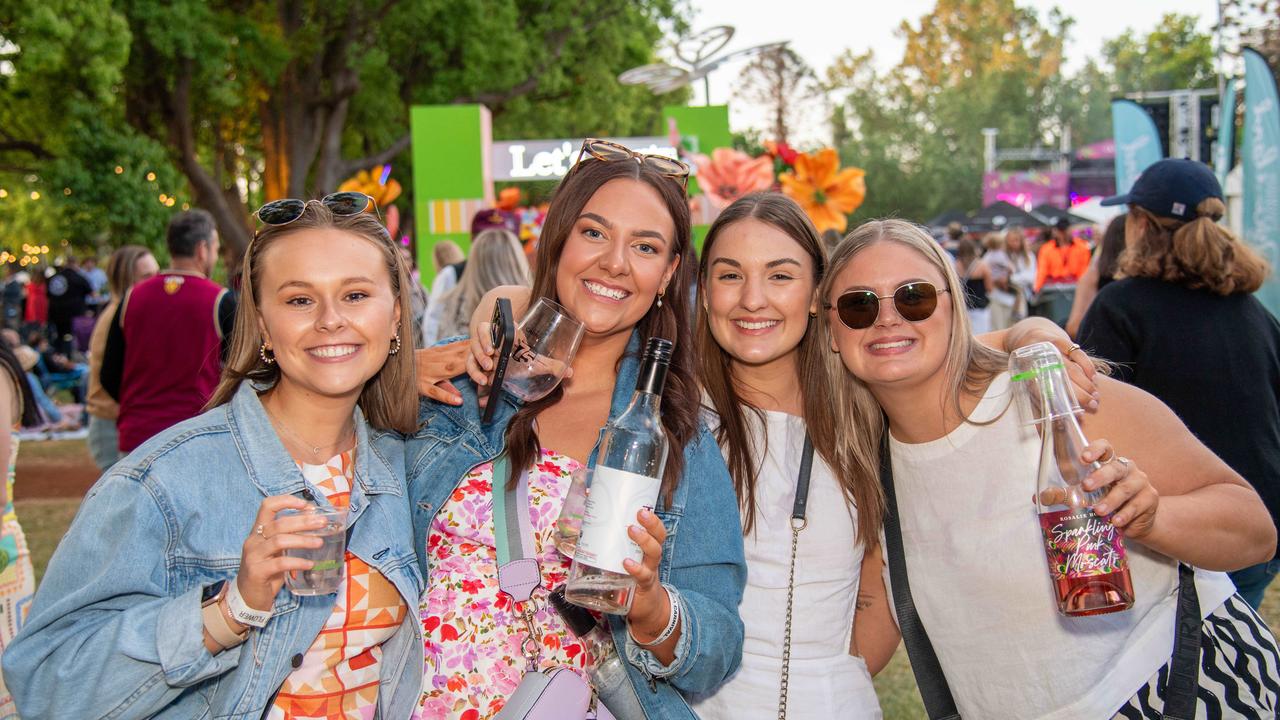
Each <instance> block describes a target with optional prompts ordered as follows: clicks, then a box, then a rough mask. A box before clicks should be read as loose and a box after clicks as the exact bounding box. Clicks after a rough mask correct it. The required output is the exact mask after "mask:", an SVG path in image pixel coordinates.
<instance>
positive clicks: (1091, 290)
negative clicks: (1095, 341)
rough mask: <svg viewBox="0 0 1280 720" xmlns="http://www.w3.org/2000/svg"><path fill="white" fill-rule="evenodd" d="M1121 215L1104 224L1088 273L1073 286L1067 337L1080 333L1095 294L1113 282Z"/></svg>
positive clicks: (1120, 240) (1119, 247)
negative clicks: (1074, 287)
mask: <svg viewBox="0 0 1280 720" xmlns="http://www.w3.org/2000/svg"><path fill="white" fill-rule="evenodd" d="M1125 217H1126V216H1124V215H1117V216H1116V217H1113V218H1111V222H1109V223H1107V230H1106V232H1104V233H1103V234H1102V238H1101V239H1100V240H1099V241H1098V247H1097V248H1095V250H1094V253H1093V260H1091V261H1090V262H1089V269H1088V270H1085V271H1084V275H1083V276H1081V278H1080V282H1079V283H1077V284H1076V297H1075V300H1074V301H1072V303H1071V318H1070V319H1068V320H1067V334H1069V335H1071V337H1076V336H1077V335H1078V334H1079V333H1080V321H1082V320H1084V314H1085V313H1086V312H1088V310H1089V306H1090V305H1091V304H1093V299H1094V298H1095V297H1097V295H1098V291H1099V290H1101V289H1102V288H1104V287H1106V286H1107V284H1108V283H1110V282H1111V281H1112V280H1115V279H1116V269H1117V267H1118V266H1119V264H1120V253H1122V252H1124V247H1125V243H1124V224H1125Z"/></svg>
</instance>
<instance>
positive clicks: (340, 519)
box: [276, 507, 347, 595]
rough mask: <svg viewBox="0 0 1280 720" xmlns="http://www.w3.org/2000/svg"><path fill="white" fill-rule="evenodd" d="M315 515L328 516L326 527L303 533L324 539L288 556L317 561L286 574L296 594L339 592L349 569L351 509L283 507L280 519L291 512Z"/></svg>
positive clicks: (286, 553)
mask: <svg viewBox="0 0 1280 720" xmlns="http://www.w3.org/2000/svg"><path fill="white" fill-rule="evenodd" d="M301 514H315V515H320V516H321V517H323V518H324V519H325V524H324V526H323V527H320V528H317V529H315V530H307V531H304V532H300V533H298V534H299V535H315V536H318V537H320V538H322V539H323V540H324V544H322V545H321V546H320V547H318V548H291V549H288V550H285V551H284V554H285V556H286V557H296V558H303V559H306V560H311V561H313V562H314V563H315V565H314V566H312V568H311V569H310V570H293V571H290V572H289V573H288V574H286V575H285V578H284V580H285V585H286V586H288V588H289V591H290V592H292V593H293V594H294V595H330V594H332V593H336V592H338V588H339V587H340V586H341V585H342V577H343V573H344V571H345V568H346V552H347V509H346V508H322V507H313V508H310V509H307V510H294V509H292V508H290V509H287V510H281V511H280V512H279V513H277V514H276V518H281V517H286V516H288V515H301Z"/></svg>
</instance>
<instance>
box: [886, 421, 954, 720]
mask: <svg viewBox="0 0 1280 720" xmlns="http://www.w3.org/2000/svg"><path fill="white" fill-rule="evenodd" d="M880 484H881V485H883V486H884V498H885V510H886V512H885V517H884V537H885V550H886V552H887V554H888V559H889V579H890V581H891V583H892V585H893V591H892V593H893V606H894V609H895V610H896V611H897V614H898V628H899V629H900V630H901V631H902V642H903V644H904V645H906V646H907V655H908V656H909V657H910V658H911V671H912V672H913V673H914V674H915V676H916V685H917V686H918V687H919V689H920V698H921V699H922V700H924V707H925V711H926V712H927V713H928V714H929V717H930V719H931V720H952V719H958V718H959V717H960V713H959V711H957V710H956V703H955V700H954V699H953V698H952V696H951V687H950V686H948V685H947V678H946V676H945V675H943V674H942V666H941V665H940V664H939V663H938V656H937V654H936V653H934V651H933V644H932V643H931V642H929V635H928V633H926V632H925V630H924V625H923V624H921V622H920V616H919V615H918V614H916V606H915V603H914V602H912V600H911V584H910V582H908V580H907V559H906V555H905V554H904V553H903V550H902V528H901V527H900V526H899V525H898V499H897V495H895V494H894V491H893V458H892V457H891V454H890V452H889V428H888V423H886V424H885V429H884V437H883V438H882V440H881V442H880Z"/></svg>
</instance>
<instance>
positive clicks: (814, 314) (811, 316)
mask: <svg viewBox="0 0 1280 720" xmlns="http://www.w3.org/2000/svg"><path fill="white" fill-rule="evenodd" d="M816 317H818V311H816V310H810V311H809V318H810V319H813V318H816Z"/></svg>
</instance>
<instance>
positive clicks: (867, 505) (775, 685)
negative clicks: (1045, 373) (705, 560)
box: [476, 193, 1092, 720]
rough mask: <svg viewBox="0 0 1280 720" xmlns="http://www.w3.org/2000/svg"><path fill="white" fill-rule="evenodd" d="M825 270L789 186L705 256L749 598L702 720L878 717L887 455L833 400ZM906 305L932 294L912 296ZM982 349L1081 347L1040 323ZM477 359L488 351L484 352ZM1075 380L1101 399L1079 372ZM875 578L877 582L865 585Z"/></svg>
mask: <svg viewBox="0 0 1280 720" xmlns="http://www.w3.org/2000/svg"><path fill="white" fill-rule="evenodd" d="M825 267H826V253H825V251H824V249H823V247H822V243H821V242H820V240H819V238H818V235H817V232H816V231H815V230H814V229H813V224H812V223H811V222H810V221H809V219H808V218H807V217H806V216H805V214H804V211H803V210H802V209H801V208H800V207H799V206H798V205H796V203H795V202H794V201H792V200H790V199H789V198H787V197H786V196H784V195H781V194H778V193H759V194H754V195H749V196H747V197H744V198H742V199H739V200H737V201H736V202H734V203H733V204H731V205H730V206H729V207H727V208H726V209H725V210H724V211H723V212H722V213H721V214H720V216H719V217H718V218H717V219H716V221H715V223H714V224H712V226H711V228H710V230H709V232H708V234H707V238H706V241H705V242H704V244H703V247H702V253H701V266H700V270H699V298H700V302H699V309H698V313H699V314H698V321H697V330H696V332H697V337H696V343H697V345H696V347H697V353H696V354H697V363H698V368H697V369H698V380H699V384H700V386H701V387H702V403H703V406H704V409H705V410H706V412H707V420H708V423H709V424H710V425H711V427H712V428H713V431H714V434H715V436H716V439H717V441H718V444H719V446H720V450H721V453H722V454H723V455H724V457H725V461H726V463H727V465H728V467H729V472H730V475H731V477H732V478H733V483H734V487H735V490H736V493H737V498H738V507H739V509H740V512H741V516H742V524H743V528H744V531H745V532H744V535H743V538H742V540H743V543H744V552H745V557H746V561H747V587H746V590H745V592H744V595H743V600H742V603H741V604H740V605H739V612H740V613H741V615H742V619H743V623H744V626H745V641H744V647H743V659H742V665H741V666H740V667H739V669H738V670H737V671H736V672H735V673H734V674H733V675H732V676H731V677H730V678H729V679H728V681H727V682H725V683H723V684H721V685H719V686H717V687H716V688H715V689H714V690H713V691H711V692H707V693H700V694H698V695H697V696H696V697H694V698H693V707H694V710H695V711H696V712H697V713H698V716H699V717H701V718H703V719H704V720H712V719H717V718H734V719H735V720H738V719H749V718H765V717H769V718H776V717H778V714H779V710H782V711H784V712H785V713H786V714H787V715H788V716H790V717H797V718H807V717H830V718H874V717H878V716H879V715H880V707H879V703H878V702H877V700H876V697H875V691H874V689H873V688H872V686H871V674H872V673H874V672H877V671H879V670H880V668H882V667H883V666H884V665H885V663H886V662H888V659H889V657H890V656H891V655H892V654H893V651H894V649H895V648H896V645H897V636H896V634H895V631H894V629H893V621H892V618H891V616H890V614H889V610H888V604H887V602H885V600H884V595H885V592H884V585H883V582H882V581H881V580H880V576H879V568H880V567H881V562H880V555H879V552H878V551H876V550H873V551H871V552H869V553H865V554H864V548H867V547H871V548H874V547H876V545H877V543H878V536H879V532H880V515H881V508H882V505H883V503H882V500H881V498H880V488H879V483H878V482H877V480H876V478H875V475H874V469H875V464H876V462H877V458H876V456H875V455H874V453H872V452H870V451H863V452H862V454H861V455H860V454H859V450H860V448H861V446H859V445H857V444H856V443H851V442H848V441H847V440H846V439H847V438H850V437H857V436H859V435H860V434H861V429H860V427H861V426H860V425H859V423H860V418H858V417H857V416H855V415H851V414H849V413H848V412H846V409H845V408H843V407H840V406H838V405H835V404H833V403H831V402H830V397H829V396H828V395H827V394H826V393H825V391H824V390H825V388H828V387H830V386H831V384H832V383H833V382H835V381H837V380H838V379H839V378H840V377H841V376H843V374H844V368H843V367H842V366H841V365H840V362H839V359H838V357H836V356H833V355H832V354H831V353H830V352H828V351H827V350H826V349H825V348H824V347H823V345H822V342H821V340H820V339H819V338H820V336H819V335H818V334H817V333H816V332H813V331H812V330H811V328H812V326H813V317H814V316H815V315H816V314H817V312H818V295H817V288H818V283H819V281H820V280H821V279H822V276H823V271H824V269H825ZM500 292H501V293H502V294H503V295H504V296H507V297H511V298H512V299H513V301H514V303H515V304H516V305H517V306H520V307H523V306H524V305H525V304H526V303H527V300H528V298H527V292H521V289H520V288H516V287H507V288H502V289H501V290H500ZM871 300H872V301H873V302H874V300H875V298H874V297H872V298H871ZM903 301H904V302H907V301H910V302H913V303H916V302H920V301H921V298H917V297H916V296H915V295H908V294H906V293H904V295H903ZM482 329H483V328H482ZM481 337H483V333H481ZM985 340H986V341H988V342H992V343H995V344H997V345H1003V344H1004V343H1006V342H1012V343H1014V344H1015V345H1025V344H1030V343H1033V342H1038V341H1041V340H1050V341H1056V342H1058V343H1060V344H1061V345H1062V347H1063V348H1066V347H1068V345H1069V344H1070V340H1069V339H1068V338H1067V336H1066V335H1065V333H1063V332H1062V330H1061V329H1059V328H1058V327H1057V326H1055V325H1053V324H1052V323H1050V322H1048V321H1047V320H1043V319H1034V320H1031V321H1027V322H1025V323H1023V324H1022V325H1020V326H1019V327H1018V329H1017V330H1016V331H1013V332H1010V333H998V334H992V335H991V336H989V337H987V338H985ZM482 345H483V344H482ZM476 357H480V358H487V357H488V348H487V347H484V346H482V347H480V348H479V350H478V352H477V354H476ZM1080 357H1081V358H1083V355H1081V356H1080ZM1078 376H1079V378H1080V382H1081V385H1082V386H1084V387H1085V392H1092V385H1091V383H1090V382H1089V381H1088V379H1087V378H1086V377H1085V376H1084V374H1083V372H1082V371H1080V372H1079V374H1078ZM481 378H483V376H481ZM806 437H808V438H809V440H810V441H811V443H812V445H813V447H814V449H815V452H814V454H813V458H812V465H811V467H810V473H809V477H810V480H809V486H808V490H807V493H806V495H805V498H806V503H805V505H806V510H805V511H804V513H803V516H804V517H803V520H802V521H798V524H803V530H802V532H799V533H797V534H796V538H795V539H796V544H795V546H794V547H795V556H794V559H793V558H792V554H791V551H792V547H793V546H792V528H793V524H792V523H793V518H792V515H793V512H794V510H795V498H796V496H797V494H798V491H797V483H798V478H799V471H800V469H801V467H802V466H803V457H804V454H805V453H804V447H805V439H806ZM833 468H840V471H838V472H837V471H834V470H833ZM864 557H865V563H864ZM864 564H865V566H866V570H865V571H864V570H863V567H864ZM864 572H865V575H866V577H867V578H868V581H867V587H860V586H859V577H860V574H863V573H864ZM792 573H794V575H793V574H792ZM792 579H793V580H794V582H792V581H791V580H792ZM789 595H790V596H791V607H790V608H789V607H788V596H789ZM855 601H856V602H857V612H856V613H855ZM833 627H834V628H836V630H835V631H833ZM787 630H790V633H791V635H790V644H788V641H787V636H786V631H787ZM784 658H785V659H784ZM864 658H865V660H864ZM868 666H869V668H870V670H868ZM784 678H785V683H786V687H787V691H786V699H785V702H783V697H782V694H783V693H782V687H783V684H784Z"/></svg>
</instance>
